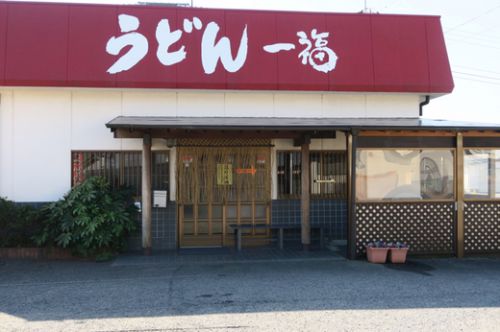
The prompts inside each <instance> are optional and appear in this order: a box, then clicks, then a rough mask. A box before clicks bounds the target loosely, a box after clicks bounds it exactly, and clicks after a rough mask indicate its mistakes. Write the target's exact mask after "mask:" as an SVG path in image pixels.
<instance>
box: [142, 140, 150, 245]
mask: <svg viewBox="0 0 500 332" xmlns="http://www.w3.org/2000/svg"><path fill="white" fill-rule="evenodd" d="M141 195H142V248H143V252H144V255H151V250H152V242H153V235H152V233H151V217H152V198H151V135H150V134H144V137H143V142H142V193H141Z"/></svg>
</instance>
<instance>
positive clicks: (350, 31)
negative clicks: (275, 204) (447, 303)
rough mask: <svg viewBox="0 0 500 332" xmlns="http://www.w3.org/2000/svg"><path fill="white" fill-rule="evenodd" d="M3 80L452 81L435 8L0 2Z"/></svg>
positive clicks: (410, 84) (335, 84) (310, 85)
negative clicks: (310, 9) (362, 10)
mask: <svg viewBox="0 0 500 332" xmlns="http://www.w3.org/2000/svg"><path fill="white" fill-rule="evenodd" d="M118 61H120V62H118ZM0 85H3V86H64V87H127V88H180V89H243V90H312V91H362V92H414V93H421V94H442V93H449V92H451V91H452V90H453V79H452V75H451V71H450V65H449V61H448V56H447V52H446V47H445V43H444V38H443V32H442V29H441V24H440V19H439V17H434V16H409V15H380V14H333V13H299V12H277V11H251V10H222V9H199V8H185V7H164V6H145V5H135V6H114V5H89V4H56V3H15V2H3V3H1V4H0Z"/></svg>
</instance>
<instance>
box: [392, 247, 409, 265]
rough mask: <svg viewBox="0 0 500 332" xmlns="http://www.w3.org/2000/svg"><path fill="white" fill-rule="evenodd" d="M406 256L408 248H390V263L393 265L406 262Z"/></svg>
mask: <svg viewBox="0 0 500 332" xmlns="http://www.w3.org/2000/svg"><path fill="white" fill-rule="evenodd" d="M407 254H408V248H391V254H390V257H391V263H393V264H404V263H405V262H406V255H407Z"/></svg>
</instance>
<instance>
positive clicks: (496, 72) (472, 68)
mask: <svg viewBox="0 0 500 332" xmlns="http://www.w3.org/2000/svg"><path fill="white" fill-rule="evenodd" d="M454 67H459V68H463V69H470V70H475V71H481V72H484V73H488V74H498V75H500V72H499V71H493V70H486V69H480V68H474V67H468V66H460V65H455V66H454Z"/></svg>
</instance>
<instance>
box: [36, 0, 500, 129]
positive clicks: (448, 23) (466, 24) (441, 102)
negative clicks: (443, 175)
mask: <svg viewBox="0 0 500 332" xmlns="http://www.w3.org/2000/svg"><path fill="white" fill-rule="evenodd" d="M32 1H33V0H32ZM191 1H192V4H193V5H194V6H195V7H213V8H249V9H250V8H251V9H276V10H297V11H319V12H359V11H361V10H362V9H363V8H364V5H365V0H305V1H304V0H302V1H299V0H267V1H264V0H178V1H168V0H163V1H155V0H147V1H146V2H151V3H154V2H180V3H186V4H191ZM62 2H94V3H114V4H117V3H118V4H119V3H123V4H131V3H137V1H130V0H118V1H113V0H103V1H97V0H95V1H91V0H90V1H80V0H78V1H68V0H67V1H62ZM366 3H367V7H368V8H369V9H370V10H371V11H373V12H378V13H398V14H424V15H425V14H429V15H439V16H441V18H442V24H443V29H444V31H445V40H446V45H447V49H448V55H449V58H450V63H451V67H452V71H453V76H454V80H455V90H454V92H453V93H452V94H450V95H447V96H443V97H439V98H437V99H433V100H432V101H431V103H430V105H428V106H426V108H425V110H424V117H428V118H439V119H449V120H466V121H476V122H495V123H499V124H500V1H499V0H475V1H470V0H371V1H370V0H366Z"/></svg>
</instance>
